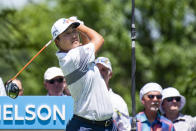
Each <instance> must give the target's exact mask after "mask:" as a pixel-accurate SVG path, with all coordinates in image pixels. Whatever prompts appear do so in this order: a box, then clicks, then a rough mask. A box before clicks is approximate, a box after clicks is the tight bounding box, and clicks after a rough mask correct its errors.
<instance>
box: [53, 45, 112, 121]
mask: <svg viewBox="0 0 196 131" xmlns="http://www.w3.org/2000/svg"><path fill="white" fill-rule="evenodd" d="M94 48H95V47H94V44H93V43H89V44H86V45H83V46H79V47H77V48H74V49H71V50H70V51H69V52H68V53H63V52H57V54H56V55H57V57H58V59H59V65H60V67H61V69H62V71H63V73H64V75H65V78H66V82H67V85H68V88H69V91H70V93H71V96H72V97H73V99H74V114H75V115H77V116H80V117H83V118H86V119H88V120H96V121H102V120H107V119H110V118H112V115H113V109H112V103H111V101H110V98H109V93H108V90H107V86H106V84H105V81H104V80H103V78H102V77H101V74H100V72H99V69H98V67H97V66H96V64H95V62H94V60H95V51H94V50H95V49H94Z"/></svg>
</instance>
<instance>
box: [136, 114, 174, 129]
mask: <svg viewBox="0 0 196 131" xmlns="http://www.w3.org/2000/svg"><path fill="white" fill-rule="evenodd" d="M136 119H137V131H159V130H160V131H174V125H173V124H172V122H171V121H170V120H168V119H167V118H165V117H164V116H161V115H160V114H157V117H156V119H155V120H154V121H153V122H152V123H151V122H149V121H148V118H147V117H146V115H145V113H144V112H140V113H138V114H137V115H136Z"/></svg>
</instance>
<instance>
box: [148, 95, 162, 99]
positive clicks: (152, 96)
mask: <svg viewBox="0 0 196 131" xmlns="http://www.w3.org/2000/svg"><path fill="white" fill-rule="evenodd" d="M155 97H156V98H157V99H161V98H162V95H148V98H149V99H154V98H155Z"/></svg>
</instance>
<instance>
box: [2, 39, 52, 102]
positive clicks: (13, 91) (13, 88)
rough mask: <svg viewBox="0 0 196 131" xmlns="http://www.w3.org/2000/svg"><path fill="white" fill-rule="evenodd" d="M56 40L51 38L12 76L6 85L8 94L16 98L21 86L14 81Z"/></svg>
mask: <svg viewBox="0 0 196 131" xmlns="http://www.w3.org/2000/svg"><path fill="white" fill-rule="evenodd" d="M53 41H54V40H53V39H52V40H50V41H49V42H48V43H46V44H45V45H44V46H43V47H42V48H41V50H40V51H39V52H38V53H37V54H36V55H35V56H34V57H33V58H31V60H30V61H29V62H28V63H27V64H26V65H25V66H24V67H23V68H22V69H21V70H20V71H19V72H18V73H17V74H16V75H15V76H14V77H13V78H12V79H10V80H9V81H8V82H7V83H6V85H5V90H6V93H7V96H9V97H11V98H13V99H15V98H16V97H17V96H18V94H19V88H18V86H17V85H16V84H15V83H13V82H12V81H13V80H15V79H16V78H17V77H18V76H19V74H20V73H21V72H22V71H23V70H24V69H25V68H26V67H27V66H28V65H29V64H30V63H31V62H32V61H33V60H34V59H35V58H36V57H37V56H38V55H39V54H40V53H41V52H42V51H43V50H44V49H45V48H46V47H47V46H48V45H50V44H51V43H52V42H53Z"/></svg>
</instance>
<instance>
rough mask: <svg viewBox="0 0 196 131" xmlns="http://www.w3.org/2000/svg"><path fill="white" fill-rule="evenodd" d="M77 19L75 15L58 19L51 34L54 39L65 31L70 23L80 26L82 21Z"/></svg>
mask: <svg viewBox="0 0 196 131" xmlns="http://www.w3.org/2000/svg"><path fill="white" fill-rule="evenodd" d="M76 20H77V18H76V17H75V16H72V17H70V18H68V19H66V18H60V19H58V20H57V21H56V22H55V23H54V24H53V26H52V28H51V34H52V38H53V40H54V39H56V37H57V36H59V35H60V34H61V33H63V32H64V31H65V30H66V29H67V28H68V27H69V26H70V25H72V24H74V26H75V27H77V26H79V25H80V23H79V22H78V21H77V22H76ZM73 21H74V22H73Z"/></svg>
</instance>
